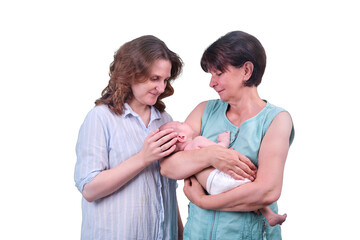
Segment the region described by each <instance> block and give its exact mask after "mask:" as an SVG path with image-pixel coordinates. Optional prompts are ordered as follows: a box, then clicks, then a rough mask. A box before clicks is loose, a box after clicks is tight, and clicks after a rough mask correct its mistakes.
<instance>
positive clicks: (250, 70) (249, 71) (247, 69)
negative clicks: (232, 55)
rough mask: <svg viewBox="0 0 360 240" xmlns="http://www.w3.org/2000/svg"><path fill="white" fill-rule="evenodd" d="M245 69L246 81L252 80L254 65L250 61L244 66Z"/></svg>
mask: <svg viewBox="0 0 360 240" xmlns="http://www.w3.org/2000/svg"><path fill="white" fill-rule="evenodd" d="M242 67H243V69H244V81H247V80H249V79H250V77H251V75H252V73H253V71H254V64H253V63H252V62H250V61H247V62H245V63H244V65H243V66H242Z"/></svg>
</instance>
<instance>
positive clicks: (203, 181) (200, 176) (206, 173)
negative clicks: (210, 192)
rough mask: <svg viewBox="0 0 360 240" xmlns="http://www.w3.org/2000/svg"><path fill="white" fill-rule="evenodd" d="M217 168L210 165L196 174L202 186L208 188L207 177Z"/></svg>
mask: <svg viewBox="0 0 360 240" xmlns="http://www.w3.org/2000/svg"><path fill="white" fill-rule="evenodd" d="M214 169H215V168H213V167H208V168H206V169H204V170H202V171H201V172H198V173H197V174H195V177H196V179H197V180H198V181H199V183H200V184H201V186H202V187H203V188H204V189H206V183H207V179H208V177H209V175H210V173H211V172H212V171H213V170H214Z"/></svg>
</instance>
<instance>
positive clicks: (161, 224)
mask: <svg viewBox="0 0 360 240" xmlns="http://www.w3.org/2000/svg"><path fill="white" fill-rule="evenodd" d="M127 107H128V111H129V112H128V113H130V114H131V115H133V116H134V117H136V119H137V120H138V122H139V123H140V125H141V126H142V129H143V130H144V132H145V137H146V136H148V135H149V134H150V132H151V131H154V130H156V129H153V122H154V120H156V119H159V118H160V116H158V114H157V113H156V111H155V109H154V107H151V111H150V121H149V124H148V126H147V127H146V126H145V124H144V122H143V120H142V119H141V117H140V115H139V114H137V113H136V112H134V111H133V110H132V109H131V107H130V106H129V105H127ZM155 166H156V169H157V170H158V171H157V172H158V174H156V183H157V190H158V193H159V196H160V209H159V218H160V219H159V229H158V233H159V234H158V237H157V239H158V240H162V239H163V238H164V233H163V229H164V219H165V216H164V214H165V213H164V197H163V191H162V188H163V186H162V182H161V174H160V164H159V162H158V161H156V162H155Z"/></svg>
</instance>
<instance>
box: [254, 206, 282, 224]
mask: <svg viewBox="0 0 360 240" xmlns="http://www.w3.org/2000/svg"><path fill="white" fill-rule="evenodd" d="M259 211H260V212H261V214H262V215H263V216H264V217H265V218H266V220H267V221H268V223H269V225H270V226H272V227H273V226H275V225H277V224H280V225H281V224H282V223H283V222H284V221H285V220H286V217H287V215H286V214H284V215H279V214H276V213H274V212H273V211H272V210H271V209H270V207H264V208H262V209H260V210H259Z"/></svg>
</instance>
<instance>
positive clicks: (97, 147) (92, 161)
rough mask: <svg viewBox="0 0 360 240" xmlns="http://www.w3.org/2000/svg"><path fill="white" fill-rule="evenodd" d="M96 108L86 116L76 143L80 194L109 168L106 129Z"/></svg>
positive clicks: (76, 176) (77, 185) (77, 180)
mask: <svg viewBox="0 0 360 240" xmlns="http://www.w3.org/2000/svg"><path fill="white" fill-rule="evenodd" d="M105 126H106V125H105V123H104V121H103V119H102V118H101V115H100V114H99V113H98V110H97V109H96V108H94V109H92V110H91V111H90V112H89V113H88V115H87V116H86V118H85V120H84V123H83V124H82V125H81V127H80V131H79V136H78V140H77V143H76V155H77V161H76V165H75V173H74V180H75V185H76V187H77V188H78V190H79V191H80V192H82V191H83V189H84V186H85V184H87V183H89V182H90V181H91V180H92V179H93V178H94V177H95V176H96V175H98V174H99V173H100V172H101V171H103V170H106V169H108V168H109V160H108V147H107V146H108V144H107V137H106V135H107V134H106V127H105Z"/></svg>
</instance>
